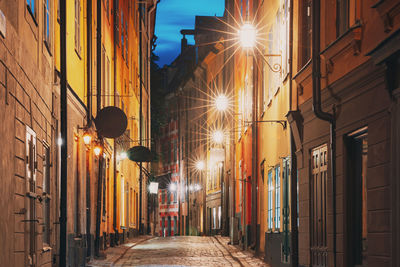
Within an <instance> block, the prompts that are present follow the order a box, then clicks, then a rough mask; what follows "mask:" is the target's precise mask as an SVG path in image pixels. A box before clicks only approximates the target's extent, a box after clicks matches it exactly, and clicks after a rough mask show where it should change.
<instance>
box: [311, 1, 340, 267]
mask: <svg viewBox="0 0 400 267" xmlns="http://www.w3.org/2000/svg"><path fill="white" fill-rule="evenodd" d="M320 11H321V10H320V0H313V4H312V33H313V34H312V88H313V91H312V99H313V111H314V114H315V116H316V117H317V118H319V119H321V120H324V121H327V122H329V123H330V143H331V144H330V146H331V162H332V164H331V176H332V206H333V207H332V208H333V266H336V135H335V134H336V120H335V107H333V113H332V114H331V113H327V112H324V111H322V107H321V58H320V34H321V32H320V16H321V14H320Z"/></svg>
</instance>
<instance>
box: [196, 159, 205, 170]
mask: <svg viewBox="0 0 400 267" xmlns="http://www.w3.org/2000/svg"><path fill="white" fill-rule="evenodd" d="M204 167H205V166H204V161H202V160H200V161H198V162H196V169H197V170H199V171H202V170H204Z"/></svg>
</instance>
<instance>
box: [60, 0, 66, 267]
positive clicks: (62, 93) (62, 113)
mask: <svg viewBox="0 0 400 267" xmlns="http://www.w3.org/2000/svg"><path fill="white" fill-rule="evenodd" d="M60 72H61V75H60V76H61V77H60V78H61V80H60V134H61V140H62V144H61V166H60V169H61V170H60V172H61V177H60V180H61V182H60V251H59V254H60V258H59V261H60V267H66V266H67V203H68V202H67V188H68V187H67V186H68V183H67V179H68V146H67V144H68V143H67V141H68V125H67V122H68V121H67V118H68V117H67V7H66V0H60Z"/></svg>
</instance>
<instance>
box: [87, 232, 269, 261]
mask: <svg viewBox="0 0 400 267" xmlns="http://www.w3.org/2000/svg"><path fill="white" fill-rule="evenodd" d="M131 241H132V242H130V243H127V244H124V245H122V246H119V247H116V248H109V249H108V250H107V251H106V254H107V257H106V259H104V260H96V261H93V262H91V263H90V265H89V266H91V267H105V266H269V265H266V264H265V263H264V262H263V261H262V260H261V259H259V258H256V257H254V256H253V255H252V254H251V253H250V252H247V251H241V250H239V249H238V248H236V247H235V246H230V245H227V243H228V241H229V239H228V238H225V237H198V236H176V237H155V238H151V237H147V238H146V237H140V238H136V239H133V240H131Z"/></svg>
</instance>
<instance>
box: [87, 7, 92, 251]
mask: <svg viewBox="0 0 400 267" xmlns="http://www.w3.org/2000/svg"><path fill="white" fill-rule="evenodd" d="M86 28H87V31H86V51H87V52H86V73H87V74H86V77H87V80H86V82H87V84H86V95H87V115H86V116H87V118H86V120H87V122H86V125H87V127H90V126H91V123H92V0H87V5H86ZM89 159H90V154H89V150H88V148H86V242H87V244H86V245H87V252H86V256H87V257H90V254H91V250H92V242H91V235H90V224H91V212H90V204H91V203H90V164H89Z"/></svg>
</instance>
